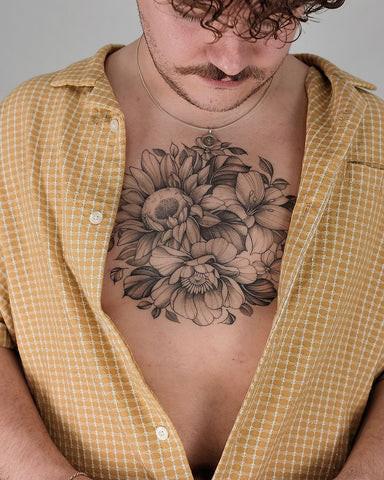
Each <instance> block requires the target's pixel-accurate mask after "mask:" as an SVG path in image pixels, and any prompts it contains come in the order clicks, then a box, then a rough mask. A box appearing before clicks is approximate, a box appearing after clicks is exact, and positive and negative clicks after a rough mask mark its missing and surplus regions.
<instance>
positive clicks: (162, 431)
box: [156, 427, 168, 440]
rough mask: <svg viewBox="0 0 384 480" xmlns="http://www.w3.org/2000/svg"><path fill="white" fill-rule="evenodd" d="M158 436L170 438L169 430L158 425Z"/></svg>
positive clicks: (160, 438)
mask: <svg viewBox="0 0 384 480" xmlns="http://www.w3.org/2000/svg"><path fill="white" fill-rule="evenodd" d="M156 436H157V438H158V439H159V440H166V439H167V438H168V430H167V429H166V428H164V427H157V428H156Z"/></svg>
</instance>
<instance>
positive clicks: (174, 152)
mask: <svg viewBox="0 0 384 480" xmlns="http://www.w3.org/2000/svg"><path fill="white" fill-rule="evenodd" d="M178 154H179V147H178V146H177V145H175V144H174V143H172V145H171V155H172V157H173V158H175V157H177V155H178Z"/></svg>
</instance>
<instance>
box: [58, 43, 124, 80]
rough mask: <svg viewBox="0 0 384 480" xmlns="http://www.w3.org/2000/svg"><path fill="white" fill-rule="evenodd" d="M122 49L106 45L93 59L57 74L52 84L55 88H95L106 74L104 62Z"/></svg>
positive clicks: (119, 45)
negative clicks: (110, 55)
mask: <svg viewBox="0 0 384 480" xmlns="http://www.w3.org/2000/svg"><path fill="white" fill-rule="evenodd" d="M122 47H124V45H122V44H114V43H110V44H108V45H105V46H104V47H102V48H100V49H99V50H98V51H97V52H96V54H95V55H93V56H92V57H89V58H85V59H84V60H80V61H79V62H76V63H73V64H72V65H69V66H68V67H66V68H63V69H62V70H59V71H58V72H56V73H55V74H54V76H53V78H52V80H51V82H50V84H51V85H52V86H53V87H65V86H74V87H94V86H95V85H96V82H97V80H98V79H99V78H100V77H101V76H102V75H103V74H104V73H105V69H104V62H105V59H106V58H107V56H108V55H109V54H110V53H113V52H114V51H116V50H118V49H119V48H122Z"/></svg>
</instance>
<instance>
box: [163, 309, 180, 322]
mask: <svg viewBox="0 0 384 480" xmlns="http://www.w3.org/2000/svg"><path fill="white" fill-rule="evenodd" d="M165 316H166V317H167V318H168V320H172V322H177V323H180V320H179V319H178V318H177V315H176V314H174V313H173V312H170V311H169V310H166V311H165Z"/></svg>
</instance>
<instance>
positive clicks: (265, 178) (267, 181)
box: [260, 173, 269, 187]
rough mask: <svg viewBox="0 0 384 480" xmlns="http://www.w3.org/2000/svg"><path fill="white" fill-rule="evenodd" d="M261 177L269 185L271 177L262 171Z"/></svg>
mask: <svg viewBox="0 0 384 480" xmlns="http://www.w3.org/2000/svg"><path fill="white" fill-rule="evenodd" d="M260 175H261V178H262V179H263V182H264V183H265V184H266V185H267V186H268V187H269V178H268V177H267V176H266V175H264V173H260Z"/></svg>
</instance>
